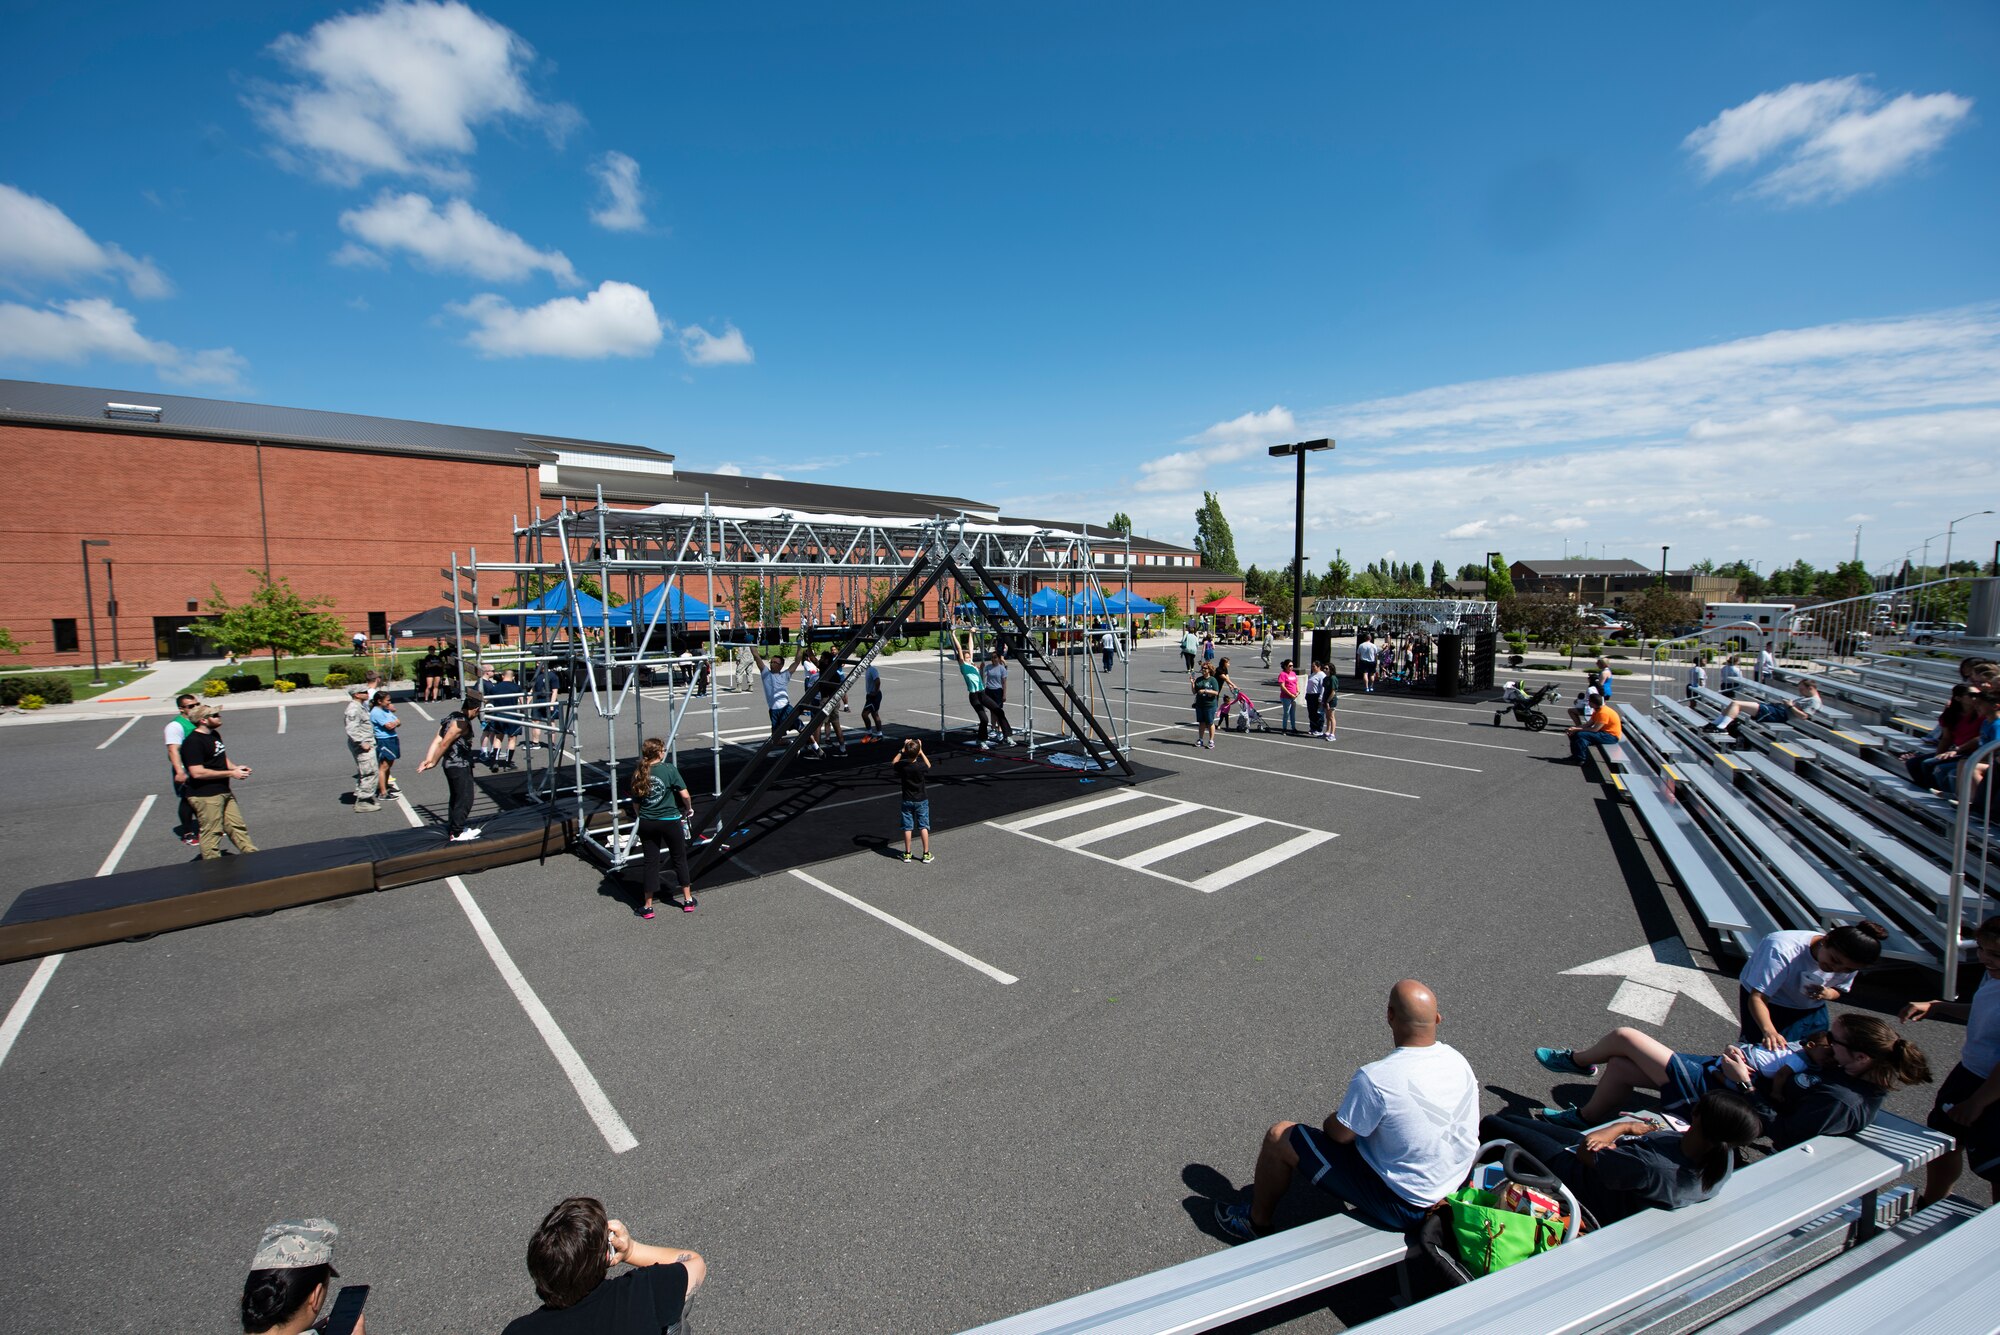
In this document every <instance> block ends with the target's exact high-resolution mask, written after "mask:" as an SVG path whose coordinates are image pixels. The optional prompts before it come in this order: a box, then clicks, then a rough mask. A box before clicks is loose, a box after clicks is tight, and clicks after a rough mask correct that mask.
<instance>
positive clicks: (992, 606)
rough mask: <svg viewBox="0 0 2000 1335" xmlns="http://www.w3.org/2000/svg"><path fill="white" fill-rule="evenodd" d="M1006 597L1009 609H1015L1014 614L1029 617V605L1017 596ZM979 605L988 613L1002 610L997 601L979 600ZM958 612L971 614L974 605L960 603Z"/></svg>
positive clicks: (1008, 595) (989, 599)
mask: <svg viewBox="0 0 2000 1335" xmlns="http://www.w3.org/2000/svg"><path fill="white" fill-rule="evenodd" d="M1005 596H1006V599H1007V605H1008V606H1009V607H1011V608H1013V609H1014V614H1015V615H1016V616H1027V615H1028V604H1026V603H1024V602H1022V601H1021V600H1020V599H1019V598H1016V597H1015V596H1014V595H1013V594H1011V593H1010V594H1007V595H1005ZM979 605H980V606H981V607H984V608H985V609H986V610H987V611H989V612H995V611H998V610H999V608H1000V604H999V603H998V602H996V601H995V600H993V599H991V598H981V599H980V600H979ZM958 610H959V611H960V612H961V613H966V612H970V611H972V604H971V603H960V604H959V605H958Z"/></svg>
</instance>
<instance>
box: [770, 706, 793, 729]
mask: <svg viewBox="0 0 2000 1335" xmlns="http://www.w3.org/2000/svg"><path fill="white" fill-rule="evenodd" d="M791 712H792V707H791V706H790V705H786V706H785V707H784V708H783V709H774V710H772V711H771V730H772V731H773V732H775V731H777V730H778V729H779V728H781V727H783V726H784V723H785V715H787V714H789V713H791Z"/></svg>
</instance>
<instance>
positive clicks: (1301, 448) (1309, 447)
mask: <svg viewBox="0 0 2000 1335" xmlns="http://www.w3.org/2000/svg"><path fill="white" fill-rule="evenodd" d="M1332 448H1333V442H1332V441H1331V440H1301V441H1295V442H1294V443H1292V444H1290V445H1273V446H1271V447H1270V451H1269V453H1270V455H1271V457H1272V458H1274V459H1282V458H1284V457H1285V456H1286V455H1288V454H1291V455H1297V456H1298V460H1299V483H1298V492H1297V496H1296V505H1295V508H1294V513H1293V518H1292V663H1293V665H1294V666H1296V665H1297V663H1298V661H1299V658H1300V657H1301V655H1302V654H1303V653H1304V650H1303V649H1301V648H1300V639H1299V633H1300V624H1301V621H1302V619H1303V618H1304V616H1305V588H1306V455H1308V454H1310V453H1312V452H1313V451H1315V450H1330V449H1332Z"/></svg>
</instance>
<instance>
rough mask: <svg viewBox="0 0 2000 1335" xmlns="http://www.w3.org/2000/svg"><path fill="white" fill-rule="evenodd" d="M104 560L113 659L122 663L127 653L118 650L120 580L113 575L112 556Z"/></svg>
mask: <svg viewBox="0 0 2000 1335" xmlns="http://www.w3.org/2000/svg"><path fill="white" fill-rule="evenodd" d="M102 560H103V561H104V610H105V611H107V612H109V613H110V614H111V661H112V662H114V663H122V662H124V661H125V655H124V654H122V653H120V652H118V581H117V580H115V579H113V578H112V577H111V558H110V557H108V556H106V557H103V558H102Z"/></svg>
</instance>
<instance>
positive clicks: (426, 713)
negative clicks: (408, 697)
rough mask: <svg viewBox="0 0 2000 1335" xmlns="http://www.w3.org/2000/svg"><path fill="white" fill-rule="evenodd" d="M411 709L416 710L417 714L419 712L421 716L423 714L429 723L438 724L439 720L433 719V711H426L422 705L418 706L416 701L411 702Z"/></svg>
mask: <svg viewBox="0 0 2000 1335" xmlns="http://www.w3.org/2000/svg"><path fill="white" fill-rule="evenodd" d="M410 708H412V709H414V710H416V711H417V712H418V713H419V714H422V715H423V716H424V718H425V719H426V720H427V721H429V722H431V723H436V722H437V720H436V719H434V718H431V711H430V710H428V709H425V708H424V707H423V706H422V705H420V704H418V703H417V702H416V701H415V700H412V701H410Z"/></svg>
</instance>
